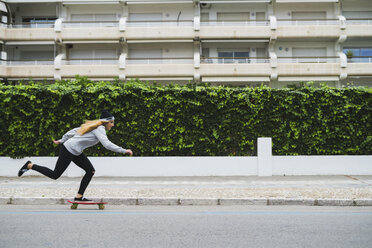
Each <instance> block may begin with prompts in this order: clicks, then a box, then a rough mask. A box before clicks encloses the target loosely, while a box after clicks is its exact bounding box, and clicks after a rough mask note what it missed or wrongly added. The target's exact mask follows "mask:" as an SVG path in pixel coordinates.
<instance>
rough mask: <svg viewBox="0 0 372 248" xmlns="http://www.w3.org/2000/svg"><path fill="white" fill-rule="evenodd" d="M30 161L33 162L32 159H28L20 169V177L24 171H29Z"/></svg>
mask: <svg viewBox="0 0 372 248" xmlns="http://www.w3.org/2000/svg"><path fill="white" fill-rule="evenodd" d="M29 163H31V161H27V162H26V163H25V164H24V165H23V166H22V168H21V169H20V170H19V171H18V176H19V177H20V176H22V175H23V173H25V172H26V171H28V169H27V165H28V164H29Z"/></svg>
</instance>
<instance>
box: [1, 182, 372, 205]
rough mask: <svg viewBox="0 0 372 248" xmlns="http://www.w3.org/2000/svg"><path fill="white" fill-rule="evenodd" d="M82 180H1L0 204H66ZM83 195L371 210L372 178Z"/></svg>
mask: <svg viewBox="0 0 372 248" xmlns="http://www.w3.org/2000/svg"><path fill="white" fill-rule="evenodd" d="M80 180H81V179H80V178H66V177H62V178H60V179H58V180H57V181H54V180H51V179H49V178H46V177H30V176H26V177H22V178H14V177H12V178H8V177H0V204H19V205H28V204H36V205H44V204H67V203H66V201H67V200H69V199H71V198H72V197H74V196H75V194H76V192H77V189H78V187H79V184H80ZM85 196H86V197H87V198H91V199H96V200H102V199H103V200H104V201H108V203H109V204H111V205H309V206H325V205H327V206H372V175H371V176H273V177H253V176H252V177H140V178H138V177H137V178H133V177H126V178H124V177H120V178H113V177H95V178H93V179H92V182H91V183H90V185H89V186H88V189H87V191H86V193H85Z"/></svg>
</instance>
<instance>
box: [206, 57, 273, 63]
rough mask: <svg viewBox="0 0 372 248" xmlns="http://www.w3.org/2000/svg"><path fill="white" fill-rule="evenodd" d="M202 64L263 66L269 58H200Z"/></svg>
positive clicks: (268, 61)
mask: <svg viewBox="0 0 372 248" xmlns="http://www.w3.org/2000/svg"><path fill="white" fill-rule="evenodd" d="M200 62H201V63H202V64H254V63H256V64H263V63H270V59H269V58H254V57H251V58H249V57H248V58H218V57H210V58H202V59H201V60H200Z"/></svg>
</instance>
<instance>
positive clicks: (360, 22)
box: [346, 19, 372, 25]
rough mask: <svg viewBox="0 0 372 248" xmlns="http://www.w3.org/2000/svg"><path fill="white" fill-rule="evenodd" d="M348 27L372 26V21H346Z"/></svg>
mask: <svg viewBox="0 0 372 248" xmlns="http://www.w3.org/2000/svg"><path fill="white" fill-rule="evenodd" d="M346 24H347V25H372V19H346Z"/></svg>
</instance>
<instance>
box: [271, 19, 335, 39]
mask: <svg viewBox="0 0 372 248" xmlns="http://www.w3.org/2000/svg"><path fill="white" fill-rule="evenodd" d="M277 25H278V28H277V37H278V38H338V37H339V36H340V35H341V29H340V20H338V19H324V20H313V19H312V20H303V19H301V20H292V19H289V20H286V19H282V20H278V21H277Z"/></svg>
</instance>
